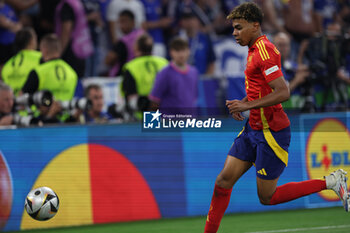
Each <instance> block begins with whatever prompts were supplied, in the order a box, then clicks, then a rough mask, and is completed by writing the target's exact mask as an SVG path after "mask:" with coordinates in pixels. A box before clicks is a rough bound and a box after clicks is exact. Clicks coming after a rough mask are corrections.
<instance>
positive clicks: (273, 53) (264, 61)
mask: <svg viewBox="0 0 350 233" xmlns="http://www.w3.org/2000/svg"><path fill="white" fill-rule="evenodd" d="M260 59H261V60H260V68H261V72H262V73H263V75H264V77H265V79H266V81H267V82H268V83H269V82H271V81H273V80H275V79H277V78H279V77H282V76H283V73H282V70H281V54H280V53H279V52H278V50H277V49H276V48H271V47H267V46H265V47H262V48H261V50H260Z"/></svg>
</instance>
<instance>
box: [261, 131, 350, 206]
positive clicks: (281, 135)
mask: <svg viewBox="0 0 350 233" xmlns="http://www.w3.org/2000/svg"><path fill="white" fill-rule="evenodd" d="M288 131H289V129H284V130H282V131H280V132H272V131H269V130H264V132H263V134H264V139H265V140H261V141H260V143H259V146H258V149H257V158H256V161H255V163H256V169H257V170H256V171H257V173H256V175H257V186H258V195H259V199H260V201H261V203H262V204H265V205H275V204H279V203H284V202H288V201H291V200H294V199H297V198H300V197H303V196H306V195H310V194H312V193H316V192H320V191H322V190H325V189H332V190H334V191H335V192H336V193H337V195H338V196H339V197H340V199H341V200H342V201H343V205H344V208H345V210H346V211H348V209H349V208H348V206H349V204H350V200H349V196H348V193H347V184H346V177H345V175H346V173H345V172H344V171H343V170H341V169H340V170H338V171H336V172H333V173H332V174H330V175H329V176H326V177H325V179H314V180H306V181H301V182H290V183H287V184H284V185H281V186H278V187H277V181H278V178H279V176H280V175H281V174H282V172H283V170H284V168H285V166H286V160H287V159H288V146H289V139H288V135H289V134H290V133H288ZM265 142H266V143H265Z"/></svg>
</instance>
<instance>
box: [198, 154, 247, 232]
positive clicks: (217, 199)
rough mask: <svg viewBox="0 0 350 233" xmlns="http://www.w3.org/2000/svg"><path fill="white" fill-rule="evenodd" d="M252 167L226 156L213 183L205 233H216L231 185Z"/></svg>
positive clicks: (226, 204)
mask: <svg viewBox="0 0 350 233" xmlns="http://www.w3.org/2000/svg"><path fill="white" fill-rule="evenodd" d="M251 166H252V163H251V162H248V161H243V160H240V159H238V158H236V157H233V156H230V155H228V156H227V158H226V162H225V165H224V168H223V169H222V171H221V172H220V174H219V175H218V176H217V178H216V181H215V187H214V193H213V197H212V200H211V204H210V209H209V213H208V217H207V221H206V224H205V229H204V232H205V233H214V232H217V230H218V228H219V225H220V222H221V219H222V217H223V216H224V213H225V211H226V208H227V206H228V204H229V202H230V196H231V192H232V187H233V185H234V184H235V183H236V182H237V180H238V179H239V178H240V177H241V176H242V175H243V174H244V173H245V172H246V171H247V170H248V169H249V168H250V167H251Z"/></svg>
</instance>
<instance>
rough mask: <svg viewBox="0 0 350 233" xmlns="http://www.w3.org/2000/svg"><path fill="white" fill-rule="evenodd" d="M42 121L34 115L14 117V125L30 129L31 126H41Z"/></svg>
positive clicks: (15, 115) (16, 115) (17, 115)
mask: <svg viewBox="0 0 350 233" xmlns="http://www.w3.org/2000/svg"><path fill="white" fill-rule="evenodd" d="M40 122H41V121H40V119H39V118H38V117H34V116H33V115H28V116H21V115H20V114H18V113H16V114H14V115H13V123H14V124H15V125H18V126H25V127H28V126H30V125H39V124H40Z"/></svg>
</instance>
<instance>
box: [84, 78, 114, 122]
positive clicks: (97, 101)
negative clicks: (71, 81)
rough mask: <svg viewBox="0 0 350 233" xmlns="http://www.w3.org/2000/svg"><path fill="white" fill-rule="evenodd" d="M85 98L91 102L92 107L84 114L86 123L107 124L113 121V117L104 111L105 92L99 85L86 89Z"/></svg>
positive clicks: (91, 85) (92, 85)
mask: <svg viewBox="0 0 350 233" xmlns="http://www.w3.org/2000/svg"><path fill="white" fill-rule="evenodd" d="M85 98H87V99H88V100H90V101H91V107H89V108H88V109H86V110H85V111H84V113H83V115H84V122H85V123H106V122H108V121H109V120H110V119H111V116H110V115H109V114H107V113H106V112H104V111H103V105H104V99H103V92H102V88H101V87H100V86H99V85H97V84H90V85H89V86H88V87H87V88H86V89H85Z"/></svg>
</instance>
